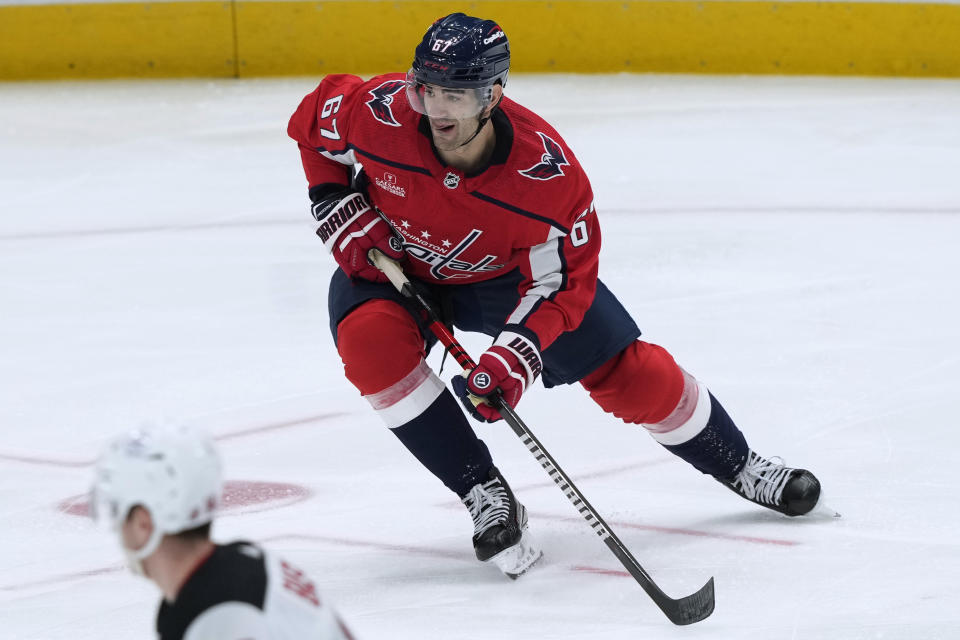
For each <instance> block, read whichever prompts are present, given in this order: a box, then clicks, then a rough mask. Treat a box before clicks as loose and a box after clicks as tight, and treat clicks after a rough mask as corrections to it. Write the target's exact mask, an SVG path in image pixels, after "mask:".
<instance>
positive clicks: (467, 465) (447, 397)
mask: <svg viewBox="0 0 960 640" xmlns="http://www.w3.org/2000/svg"><path fill="white" fill-rule="evenodd" d="M390 431H392V432H393V435H395V436H397V438H399V439H400V442H402V443H403V446H405V447H406V448H407V449H408V450H409V451H410V453H412V454H413V455H414V456H416V458H417V460H419V461H420V464H422V465H423V466H425V467H426V468H427V469H429V470H430V473H432V474H433V475H435V476H436V477H437V478H438V479H439V480H440V481H441V482H442V483H443V484H444V485H446V487H447V488H448V489H450V490H451V491H453V492H454V493H456V494H457V495H458V496H463V495H465V494H466V493H467V492H469V491H470V488H471V487H472V486H473V485H475V484H477V483H478V482H483V481H486V480H488V479H489V475H490V468H491V467H492V466H493V460H492V459H491V457H490V451H489V450H487V445H485V444H484V443H483V441H482V440H480V439H479V438H478V437H477V434H476V433H474V432H473V429H471V428H470V424H469V423H468V422H467V418H466V416H464V415H463V412H462V411H461V410H460V404H459V403H458V402H457V401H456V399H455V398H454V397H453V394H452V393H450V390H449V389H444V390H443V392H442V393H441V394H440V395H439V396H437V399H436V400H434V401H433V404H431V405H430V406H429V407H428V408H427V410H426V411H424V412H423V413H421V414H420V415H419V416H417V417H416V418H414V419H413V420H411V421H410V422H407V423H404V424H402V425H400V426H399V427H396V428H394V429H390Z"/></svg>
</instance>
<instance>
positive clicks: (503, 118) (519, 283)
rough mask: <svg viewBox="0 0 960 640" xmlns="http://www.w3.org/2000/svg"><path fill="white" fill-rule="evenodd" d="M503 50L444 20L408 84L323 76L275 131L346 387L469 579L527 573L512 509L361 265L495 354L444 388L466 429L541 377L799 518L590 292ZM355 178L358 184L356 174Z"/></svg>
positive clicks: (502, 44) (612, 308)
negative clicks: (509, 91) (306, 209)
mask: <svg viewBox="0 0 960 640" xmlns="http://www.w3.org/2000/svg"><path fill="white" fill-rule="evenodd" d="M509 66H510V50H509V44H508V41H507V36H506V34H505V33H504V32H503V30H502V29H501V28H500V26H499V25H497V24H496V23H495V22H493V21H490V20H481V19H478V18H473V17H469V16H466V15H464V14H461V13H455V14H452V15H449V16H446V17H444V18H441V19H440V20H438V21H437V22H435V23H434V24H433V25H432V26H431V27H430V28H429V29H428V30H427V32H426V34H425V35H424V37H423V40H422V42H421V43H420V44H419V46H417V48H416V51H415V55H414V61H413V66H412V68H411V69H410V71H409V72H408V73H407V74H406V75H403V74H399V73H398V74H390V75H383V76H377V77H374V78H371V79H370V80H367V81H364V80H362V79H360V78H358V77H356V76H351V75H332V76H328V77H326V78H325V79H324V80H323V82H322V83H321V84H320V86H319V87H318V88H317V89H316V90H315V91H313V92H312V93H310V94H309V95H307V96H306V97H305V98H304V99H303V101H302V102H301V103H300V106H299V107H298V108H297V110H296V112H295V113H294V114H293V116H292V118H291V119H290V124H289V128H288V133H289V134H290V136H291V137H292V138H293V139H294V140H296V141H297V143H298V144H299V148H300V154H301V158H302V161H303V166H304V170H305V172H306V177H307V181H308V184H309V197H310V200H311V202H312V212H313V215H314V217H315V218H316V220H317V222H318V223H319V227H318V229H317V235H318V236H319V237H320V238H321V240H322V241H323V242H324V244H325V246H326V247H327V249H328V250H329V251H330V252H331V253H332V254H333V257H334V258H335V259H336V261H337V263H338V264H339V266H340V268H339V269H338V270H337V271H336V272H335V273H334V275H333V279H332V281H331V284H330V293H329V309H330V328H331V331H332V333H333V336H334V340H335V341H336V345H337V350H338V352H339V354H340V357H341V359H342V360H343V365H344V369H345V373H346V376H347V378H348V379H349V380H350V382H352V383H353V384H354V385H355V386H356V387H357V389H358V390H359V391H360V393H361V394H362V395H363V396H364V397H365V398H366V399H367V400H368V401H369V402H370V404H371V406H372V407H373V408H374V410H376V411H377V412H378V413H379V415H380V416H381V417H382V418H383V420H384V422H385V423H386V425H387V427H389V428H390V430H391V431H392V432H393V433H394V434H395V435H396V436H397V437H398V438H399V439H400V441H401V442H402V443H403V444H404V445H405V446H406V447H407V449H409V450H410V452H411V453H412V454H413V455H414V456H416V457H417V459H418V460H419V461H420V462H421V463H422V464H423V465H424V466H425V467H427V469H428V470H429V471H430V472H431V473H433V474H434V475H435V476H436V477H437V478H438V479H439V480H440V481H441V482H443V483H444V484H445V485H446V486H447V487H448V488H449V489H450V490H452V491H454V492H455V493H457V495H459V496H460V498H461V500H462V501H463V503H464V504H465V506H466V507H467V509H468V510H469V511H470V514H471V516H472V517H473V521H474V536H473V543H474V548H475V551H476V554H477V557H478V558H479V559H480V560H483V561H487V560H491V559H492V560H493V561H494V562H495V563H496V564H497V565H498V566H499V567H500V568H501V570H503V571H504V572H505V573H506V574H508V575H510V576H512V577H515V576H517V575H519V574H520V573H522V572H523V571H525V570H526V569H527V568H529V567H530V566H531V565H532V564H533V563H534V562H536V561H537V559H538V558H539V557H540V550H539V548H538V547H537V545H536V543H535V542H534V540H533V538H532V537H531V535H530V533H529V530H528V522H527V514H526V510H525V509H524V507H523V505H522V504H521V503H520V502H519V501H518V500H517V499H516V497H515V496H514V495H513V493H512V491H511V490H510V487H509V485H508V484H507V482H506V480H505V479H504V477H503V475H502V474H501V473H500V472H499V471H498V470H497V468H496V467H495V466H494V465H493V461H492V459H491V456H490V453H489V451H488V450H487V448H486V446H485V445H484V443H483V442H482V441H481V440H479V439H478V438H477V437H476V435H475V433H474V432H473V430H472V429H471V427H470V425H469V424H468V422H467V420H466V419H465V416H464V414H463V412H462V411H461V410H460V407H459V405H458V404H457V402H456V399H455V398H454V394H453V393H451V391H450V390H448V389H447V388H446V386H445V385H444V383H443V381H441V380H440V378H439V377H438V376H437V375H436V374H435V373H434V372H433V371H432V370H431V369H430V368H429V367H428V366H427V364H426V363H425V360H424V358H425V356H426V354H427V352H428V351H429V349H430V348H431V346H432V345H433V343H434V342H435V339H434V338H433V337H432V336H431V335H430V333H429V331H427V330H426V329H425V323H424V319H423V318H422V317H421V315H420V313H419V312H418V310H417V309H416V308H413V307H411V306H409V305H408V302H407V301H406V300H405V299H404V298H403V297H401V296H400V295H399V294H398V293H397V292H396V291H395V290H394V288H393V287H392V286H391V285H390V284H389V283H387V282H386V278H385V277H384V276H383V274H382V273H381V272H380V271H378V270H377V269H376V268H375V267H374V266H373V265H372V264H371V263H370V262H369V261H368V259H367V253H368V251H369V250H370V249H373V248H376V249H379V250H380V251H382V252H383V253H385V254H386V255H387V256H389V257H391V258H394V259H396V260H400V261H402V264H403V267H404V269H405V270H406V272H407V274H408V275H409V276H410V277H411V279H412V280H413V281H414V282H416V283H418V286H421V287H422V288H423V289H424V290H425V291H426V292H427V293H428V295H429V297H431V298H432V300H433V301H434V302H435V304H436V306H437V308H438V310H439V311H440V312H441V314H442V316H443V317H444V319H445V322H447V323H448V324H450V325H451V326H453V327H456V328H458V329H460V330H463V331H476V332H482V333H485V334H487V335H489V336H491V337H492V338H493V343H492V344H491V346H490V347H489V349H487V351H485V352H484V353H483V354H482V355H481V356H480V358H479V361H478V365H477V367H476V368H475V369H474V370H473V371H471V372H469V373H468V375H467V376H466V377H462V376H456V377H455V378H454V379H453V381H452V386H453V388H454V391H455V393H456V395H457V396H459V398H460V400H461V402H462V404H463V406H464V407H465V408H466V410H467V411H468V412H469V413H470V414H471V415H472V416H473V417H474V418H476V419H478V420H482V421H487V422H493V421H496V420H498V419H500V415H499V412H498V411H497V410H496V409H495V408H494V407H492V406H490V405H489V404H486V403H482V402H481V403H479V404H477V403H476V399H477V398H481V399H482V398H484V397H485V396H488V395H489V394H490V393H491V392H493V391H494V390H495V389H499V390H500V392H501V393H502V394H503V398H504V399H505V400H506V401H507V402H508V403H509V404H510V405H511V406H516V404H517V402H519V400H520V398H521V396H522V394H523V392H524V390H525V389H527V388H528V387H529V386H530V385H532V384H534V382H535V381H536V380H537V379H538V378H541V379H542V380H543V383H544V385H545V386H546V387H554V386H557V385H561V384H573V383H575V382H579V383H580V384H581V385H582V386H583V387H584V388H585V389H586V390H587V391H588V392H589V394H590V396H591V397H592V398H593V399H594V401H596V403H597V404H599V405H600V407H601V408H602V409H603V410H604V411H606V412H608V413H612V414H613V415H615V416H616V417H618V418H620V419H622V420H623V421H625V422H627V423H631V424H639V425H642V426H643V427H644V428H646V429H647V430H648V431H649V432H650V434H651V435H652V436H653V438H654V439H655V440H657V441H658V442H659V443H660V444H662V445H663V446H664V447H666V448H667V450H669V451H671V452H672V453H674V454H676V455H677V456H679V457H680V458H682V459H683V460H686V461H687V462H689V463H690V464H692V465H693V466H694V467H695V468H697V469H698V470H700V471H701V472H702V473H705V474H709V475H712V476H714V477H715V478H716V479H717V480H719V481H720V482H722V483H723V484H725V485H726V486H727V487H729V488H730V489H732V490H734V491H736V492H737V493H739V494H740V495H742V496H743V497H745V498H747V499H748V500H751V501H753V502H756V503H757V504H760V505H762V506H765V507H768V508H771V509H774V510H776V511H779V512H781V513H785V514H787V515H791V516H796V515H803V514H806V513H808V512H810V511H811V510H812V509H813V508H814V507H815V506H816V504H817V502H818V500H819V495H820V485H819V482H818V481H817V479H816V478H815V477H814V476H813V474H811V473H810V472H809V471H806V470H803V469H793V468H790V467H786V466H784V465H783V464H782V463H778V462H775V461H771V460H768V459H765V458H763V457H761V456H759V455H758V454H756V453H754V452H753V451H752V450H750V448H749V447H748V446H747V443H746V440H745V438H744V436H743V434H742V433H741V432H740V430H739V429H738V428H737V427H736V425H735V424H734V423H733V421H732V420H731V419H730V417H729V416H728V415H727V413H726V411H725V410H724V409H723V407H722V406H721V405H720V403H719V402H718V401H717V400H716V398H714V397H713V395H711V394H710V392H709V391H708V390H707V388H706V387H705V386H704V384H703V383H702V382H700V381H698V380H697V379H696V378H694V377H693V376H692V375H691V374H689V373H687V372H686V371H684V370H683V369H681V368H680V367H679V366H678V365H677V364H676V363H675V362H674V360H673V358H672V357H671V356H670V354H669V353H667V351H665V350H664V349H663V348H661V347H659V346H656V345H654V344H651V343H648V342H644V341H642V340H639V339H638V338H639V336H640V330H639V329H638V328H637V326H636V324H635V323H634V321H633V319H632V318H631V317H630V315H629V313H628V312H627V311H626V310H625V309H624V308H623V306H622V305H621V304H620V303H619V302H618V300H617V299H616V297H615V296H614V295H613V294H612V293H611V292H610V291H609V290H608V289H607V288H606V287H605V286H604V285H603V283H602V282H601V281H600V280H599V279H598V277H597V271H598V270H597V266H598V255H599V251H600V226H599V223H598V218H597V211H596V209H595V207H594V195H593V193H592V191H591V187H590V182H589V180H588V179H587V176H586V173H585V172H584V169H583V167H582V166H581V165H580V163H579V161H578V160H577V158H576V157H575V156H574V154H573V151H572V150H571V149H570V148H569V147H568V146H567V144H566V143H565V142H564V140H563V138H562V137H561V136H560V134H559V133H558V132H557V131H556V130H555V129H554V128H553V127H551V126H550V125H549V124H548V123H547V122H545V121H544V120H543V119H542V118H540V117H539V116H537V115H536V114H535V113H533V112H531V111H530V110H528V109H525V108H524V107H522V106H521V105H519V104H517V103H516V102H513V101H512V100H510V99H509V98H508V97H506V96H505V95H504V88H505V86H506V81H507V74H508V70H509ZM361 165H362V171H357V169H359V167H360V166H361Z"/></svg>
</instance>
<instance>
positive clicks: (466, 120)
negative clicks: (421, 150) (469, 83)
mask: <svg viewBox="0 0 960 640" xmlns="http://www.w3.org/2000/svg"><path fill="white" fill-rule="evenodd" d="M422 99H423V108H424V111H425V112H426V116H427V118H429V119H430V132H431V133H432V134H433V143H434V144H435V145H436V146H437V148H438V149H456V148H457V147H459V146H460V145H462V144H463V143H464V142H466V141H467V140H468V139H469V138H470V136H472V135H473V134H474V133H475V132H476V130H477V122H478V118H479V114H480V112H481V111H482V110H483V105H482V104H481V103H480V99H479V97H478V95H477V92H476V91H474V90H471V89H448V88H445V87H439V86H436V85H431V84H426V85H423V93H422Z"/></svg>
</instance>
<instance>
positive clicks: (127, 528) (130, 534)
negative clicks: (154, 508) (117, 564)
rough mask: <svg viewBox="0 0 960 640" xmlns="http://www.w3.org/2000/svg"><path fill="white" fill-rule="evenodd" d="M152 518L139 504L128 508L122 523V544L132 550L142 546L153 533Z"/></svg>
mask: <svg viewBox="0 0 960 640" xmlns="http://www.w3.org/2000/svg"><path fill="white" fill-rule="evenodd" d="M153 527H154V524H153V518H151V517H150V512H149V511H147V510H146V509H144V508H143V507H142V506H140V505H136V506H135V507H133V508H132V509H130V513H128V514H127V520H126V522H125V523H124V525H123V538H124V546H126V547H127V548H128V549H130V550H132V551H136V550H138V549H140V548H142V547H143V546H144V545H145V544H147V541H148V540H149V539H150V535H151V534H152V533H153Z"/></svg>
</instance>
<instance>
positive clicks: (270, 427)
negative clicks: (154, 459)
mask: <svg viewBox="0 0 960 640" xmlns="http://www.w3.org/2000/svg"><path fill="white" fill-rule="evenodd" d="M347 415H349V414H348V413H343V412H337V413H322V414H320V415H316V416H308V417H306V418H297V419H295V420H286V421H284V422H275V423H271V424H265V425H260V426H258V427H249V428H246V429H239V430H237V431H230V432H227V433H222V434H220V435H218V436H214V440H217V441H221V440H233V439H235V438H243V437H245V436H250V435H257V434H260V433H265V432H267V431H276V430H278V429H287V428H289V427H299V426H302V425H305V424H310V423H311V422H322V421H324V420H329V419H331V418H341V417H343V416H347ZM0 460H9V461H11V462H23V463H26V464H39V465H45V466H49V467H76V468H79V467H89V466H92V465H93V463H94V462H96V459H95V458H90V459H86V460H65V459H62V458H48V457H44V456H35V455H24V454H19V453H3V452H0Z"/></svg>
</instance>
